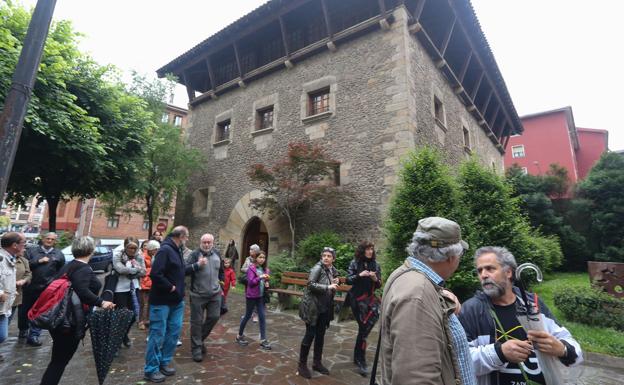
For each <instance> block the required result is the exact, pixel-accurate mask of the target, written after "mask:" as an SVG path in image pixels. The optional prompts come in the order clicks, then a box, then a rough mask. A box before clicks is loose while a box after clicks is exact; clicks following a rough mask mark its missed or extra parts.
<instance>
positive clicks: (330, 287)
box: [327, 283, 338, 291]
mask: <svg viewBox="0 0 624 385" xmlns="http://www.w3.org/2000/svg"><path fill="white" fill-rule="evenodd" d="M327 288H328V289H329V290H334V291H335V290H336V289H338V285H337V284H335V283H332V284H331V285H329V286H327Z"/></svg>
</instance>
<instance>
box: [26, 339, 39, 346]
mask: <svg viewBox="0 0 624 385" xmlns="http://www.w3.org/2000/svg"><path fill="white" fill-rule="evenodd" d="M26 344H28V345H30V346H35V347H37V346H41V342H40V341H39V337H32V338H29V339H27V340H26Z"/></svg>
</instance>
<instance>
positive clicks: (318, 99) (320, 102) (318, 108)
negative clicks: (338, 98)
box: [308, 88, 329, 116]
mask: <svg viewBox="0 0 624 385" xmlns="http://www.w3.org/2000/svg"><path fill="white" fill-rule="evenodd" d="M328 111H329V88H324V89H322V90H319V91H315V92H312V93H309V94H308V116H313V115H318V114H321V113H323V112H328Z"/></svg>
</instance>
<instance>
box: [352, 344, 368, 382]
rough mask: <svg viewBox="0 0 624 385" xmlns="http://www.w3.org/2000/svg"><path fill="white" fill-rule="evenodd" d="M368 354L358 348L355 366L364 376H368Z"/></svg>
mask: <svg viewBox="0 0 624 385" xmlns="http://www.w3.org/2000/svg"><path fill="white" fill-rule="evenodd" d="M365 354H366V352H365V351H364V350H362V349H358V348H356V353H355V365H356V366H357V368H358V369H357V372H358V373H359V374H360V375H361V376H362V377H366V376H368V366H367V365H366V355H365Z"/></svg>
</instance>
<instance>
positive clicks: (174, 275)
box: [143, 226, 208, 382]
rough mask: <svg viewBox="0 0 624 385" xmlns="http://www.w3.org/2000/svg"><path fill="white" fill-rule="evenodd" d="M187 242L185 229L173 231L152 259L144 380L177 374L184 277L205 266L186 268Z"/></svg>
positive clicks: (182, 314) (200, 262) (186, 230)
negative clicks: (175, 358) (175, 355)
mask: <svg viewBox="0 0 624 385" xmlns="http://www.w3.org/2000/svg"><path fill="white" fill-rule="evenodd" d="M188 238H189V232H188V229H187V228H186V227H184V226H177V227H174V228H173V230H172V231H171V233H170V234H169V236H168V237H167V238H166V239H165V240H164V241H163V242H162V244H161V246H160V249H159V250H158V253H156V256H155V257H154V260H153V263H152V270H151V272H150V278H151V279H152V289H151V290H150V296H149V302H150V310H149V313H150V314H149V318H150V328H149V337H148V341H147V347H146V348H145V367H144V369H143V372H144V379H145V380H147V381H151V382H163V381H164V380H165V376H173V375H174V374H175V373H176V371H175V369H174V368H173V367H171V366H170V363H171V360H172V359H173V353H174V351H175V348H176V343H177V342H178V337H179V336H180V330H181V329H182V319H183V317H184V276H185V275H188V274H190V273H191V272H193V271H197V270H199V269H200V267H201V266H204V265H206V263H207V262H208V260H207V259H206V258H200V259H199V260H198V261H197V262H195V263H192V264H189V265H187V264H186V263H185V262H184V259H183V258H182V252H181V249H182V247H183V246H184V243H185V242H186V241H187V240H188Z"/></svg>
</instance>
